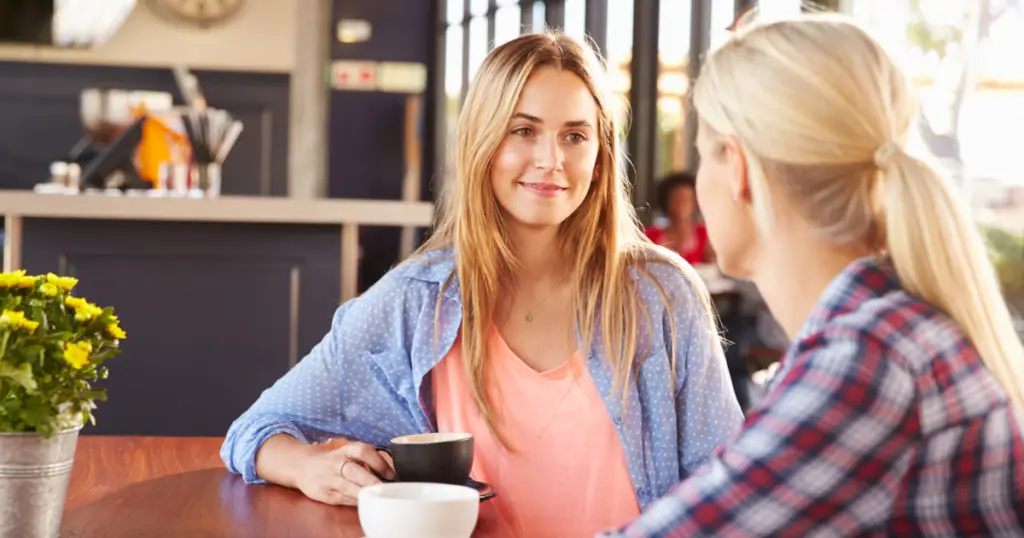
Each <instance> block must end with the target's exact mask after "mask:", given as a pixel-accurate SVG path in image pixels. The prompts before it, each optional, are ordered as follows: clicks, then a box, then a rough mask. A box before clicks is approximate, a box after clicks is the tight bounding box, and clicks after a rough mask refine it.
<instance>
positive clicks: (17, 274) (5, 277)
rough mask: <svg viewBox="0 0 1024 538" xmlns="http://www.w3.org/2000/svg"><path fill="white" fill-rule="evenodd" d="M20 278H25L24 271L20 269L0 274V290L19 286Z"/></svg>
mask: <svg viewBox="0 0 1024 538" xmlns="http://www.w3.org/2000/svg"><path fill="white" fill-rule="evenodd" d="M22 278H25V271H24V270H22V269H19V270H17V271H14V272H11V273H0V288H12V287H14V286H19V285H21V279H22Z"/></svg>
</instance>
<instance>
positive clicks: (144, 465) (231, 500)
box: [61, 436, 494, 538]
mask: <svg viewBox="0 0 1024 538" xmlns="http://www.w3.org/2000/svg"><path fill="white" fill-rule="evenodd" d="M221 441H222V439H220V438H182V437H106V436H82V437H81V438H80V439H79V441H78V449H77V452H76V454H75V466H74V468H73V470H72V472H71V484H70V486H69V487H68V496H67V502H66V504H65V508H64V521H63V524H62V532H61V537H62V538H122V537H124V538H127V537H133V538H135V537H139V538H159V537H165V536H166V537H175V538H177V537H182V536H188V537H190V538H205V537H210V538H213V537H217V538H225V537H235V536H237V537H243V536H244V537H247V538H262V537H267V538H270V537H273V538H307V537H308V538H314V537H315V538H330V537H337V538H359V537H362V536H363V532H362V529H361V528H360V526H359V516H358V513H357V512H356V509H355V508H350V507H338V506H328V505H325V504H321V503H318V502H315V501H311V500H309V499H307V498H306V497H305V496H304V495H302V494H301V493H299V492H297V491H294V490H290V489H286V488H282V487H278V486H270V485H260V486H255V485H247V484H245V482H244V481H243V480H242V479H241V477H239V476H237V475H233V474H230V473H228V472H227V471H226V470H225V469H224V465H223V463H221V460H220V457H219V456H218V450H219V449H220V445H221ZM486 512H487V511H486V510H484V509H483V507H481V514H482V515H481V519H480V521H479V523H478V524H477V531H476V533H474V537H477V536H480V537H486V536H488V534H490V533H492V532H493V528H494V525H493V523H492V521H491V520H489V518H488V517H487V516H486V515H485V514H486Z"/></svg>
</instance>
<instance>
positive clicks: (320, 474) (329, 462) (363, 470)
mask: <svg viewBox="0 0 1024 538" xmlns="http://www.w3.org/2000/svg"><path fill="white" fill-rule="evenodd" d="M311 449H312V450H310V451H309V452H308V455H307V456H305V457H304V458H302V462H301V464H300V465H299V466H298V469H297V470H298V475H297V476H296V477H295V478H296V480H295V486H296V488H297V489H298V490H299V491H301V492H302V493H304V494H305V495H306V496H307V497H309V498H310V499H313V500H314V501H319V502H322V503H326V504H336V505H347V506H355V505H356V502H357V501H358V498H359V490H360V489H361V488H363V487H364V486H371V485H373V484H379V483H380V478H378V477H377V476H376V475H374V472H376V473H377V475H380V476H383V477H384V478H386V479H388V480H390V479H392V478H394V477H395V472H394V469H393V467H392V463H391V461H390V457H389V456H387V455H386V454H381V453H380V452H378V451H377V450H375V449H374V448H373V447H372V446H370V445H368V444H366V443H358V442H345V441H328V442H327V443H324V444H320V445H313V446H312V447H311ZM371 470H372V471H374V472H371Z"/></svg>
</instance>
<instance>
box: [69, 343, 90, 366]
mask: <svg viewBox="0 0 1024 538" xmlns="http://www.w3.org/2000/svg"><path fill="white" fill-rule="evenodd" d="M90 353H92V344H90V343H89V342H76V343H74V344H68V346H67V348H66V349H64V362H66V363H68V364H70V365H71V367H72V368H74V369H75V370H81V369H82V367H83V366H85V365H86V364H89V354H90Z"/></svg>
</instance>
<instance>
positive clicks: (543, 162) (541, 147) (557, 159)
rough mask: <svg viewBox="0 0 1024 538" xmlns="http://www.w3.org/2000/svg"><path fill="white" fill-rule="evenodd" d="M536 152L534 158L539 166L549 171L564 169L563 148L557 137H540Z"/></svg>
mask: <svg viewBox="0 0 1024 538" xmlns="http://www.w3.org/2000/svg"><path fill="white" fill-rule="evenodd" d="M534 152H535V153H534V159H535V162H536V166H537V168H539V169H541V170H547V171H560V170H562V160H563V158H564V156H563V154H562V148H561V147H560V146H559V145H558V139H557V137H555V136H541V137H539V138H538V140H537V145H536V147H535V149H534Z"/></svg>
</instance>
